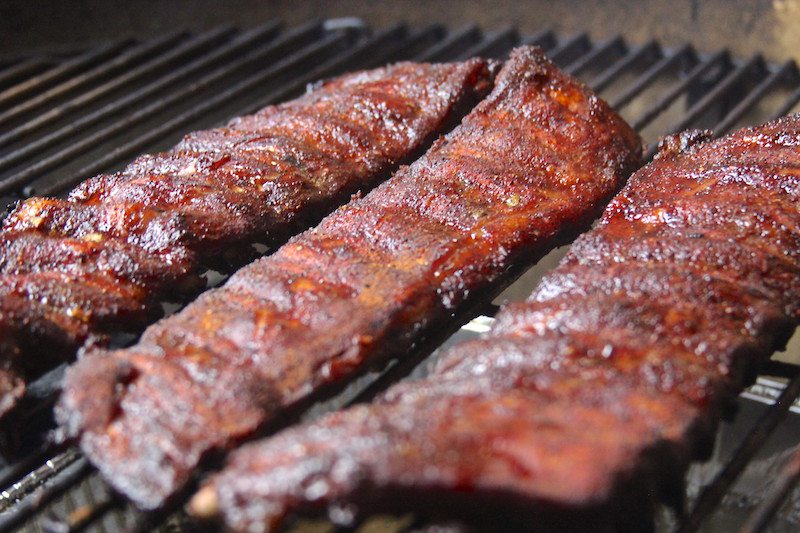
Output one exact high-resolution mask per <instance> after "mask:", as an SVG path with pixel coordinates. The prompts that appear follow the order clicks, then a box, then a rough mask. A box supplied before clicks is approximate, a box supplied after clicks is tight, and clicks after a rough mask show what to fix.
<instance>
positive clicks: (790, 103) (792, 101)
mask: <svg viewBox="0 0 800 533" xmlns="http://www.w3.org/2000/svg"><path fill="white" fill-rule="evenodd" d="M797 102H800V87H798V88H797V89H795V91H794V92H793V93H792V94H790V95H789V97H788V98H787V99H786V102H785V103H784V104H783V105H782V106H781V107H780V108H779V109H778V111H777V112H776V113H775V115H774V116H773V117H772V118H773V119H776V118H781V117H782V116H784V115H786V114H787V113H789V111H791V110H792V108H793V107H794V106H796V105H797Z"/></svg>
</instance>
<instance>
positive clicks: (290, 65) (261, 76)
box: [25, 34, 347, 195]
mask: <svg viewBox="0 0 800 533" xmlns="http://www.w3.org/2000/svg"><path fill="white" fill-rule="evenodd" d="M346 41H347V37H346V36H345V35H342V34H338V35H337V34H333V35H329V36H326V37H324V38H323V39H322V40H320V41H317V42H314V43H313V44H310V45H307V46H305V47H303V48H302V49H300V50H299V51H297V52H294V53H292V54H291V55H290V56H288V57H287V58H286V59H284V60H282V61H279V62H277V63H275V64H274V65H273V66H271V67H269V68H267V69H265V70H263V71H261V72H259V73H257V74H255V75H254V76H251V77H249V78H247V79H245V80H244V81H241V82H239V83H237V84H235V85H233V86H232V87H231V88H230V89H228V90H225V91H223V92H221V93H219V94H217V96H215V97H211V98H209V99H207V100H204V101H203V102H202V103H200V104H198V105H196V106H195V107H193V108H191V109H190V110H188V111H186V112H184V113H181V114H180V115H178V116H176V117H174V118H172V119H171V120H168V121H166V122H164V123H163V124H161V125H160V126H158V127H156V128H154V129H152V130H149V131H148V132H147V133H146V134H144V135H142V136H141V137H138V138H137V139H136V140H134V141H131V142H128V143H126V144H124V145H123V146H120V147H119V148H117V149H115V150H112V151H111V152H110V153H109V154H108V155H107V156H106V157H103V158H101V159H100V160H98V161H96V162H95V163H92V164H90V165H89V166H87V167H84V168H82V169H81V170H79V171H78V172H76V173H75V174H72V175H71V176H69V177H67V178H66V179H58V180H57V181H55V182H49V183H48V182H47V181H43V182H41V188H39V187H37V186H36V184H34V185H33V186H32V187H31V188H30V189H29V190H27V191H25V192H26V193H27V194H30V193H32V192H33V191H34V190H35V191H37V192H38V193H39V194H42V195H53V194H58V193H60V192H63V191H64V190H65V189H66V188H68V187H70V186H72V185H74V184H76V183H78V182H80V181H82V180H84V179H86V177H88V176H93V175H95V174H98V173H99V172H100V171H102V170H103V169H105V168H108V167H110V166H111V165H113V164H115V163H117V162H119V161H121V160H122V159H124V158H126V157H129V156H131V155H132V154H135V153H136V152H138V151H141V150H143V149H144V148H145V147H146V146H148V145H150V144H152V143H154V142H156V141H157V140H159V139H161V138H163V137H165V136H166V135H168V134H170V133H172V132H174V131H175V130H177V129H178V128H180V127H181V126H185V125H186V124H187V123H189V122H191V121H193V120H196V119H198V118H200V117H201V116H202V115H204V114H206V113H208V112H211V111H213V110H214V109H215V108H217V107H219V106H221V105H223V104H225V103H227V102H229V101H230V100H232V99H234V98H236V97H239V96H242V95H244V93H246V92H248V91H250V90H253V89H256V88H257V87H258V85H260V84H263V83H265V82H268V81H269V79H270V78H272V77H277V76H280V75H285V74H286V73H287V72H289V71H291V70H292V69H296V68H299V65H300V64H302V63H304V62H307V61H311V60H313V59H314V58H316V57H319V56H324V55H325V54H327V53H330V52H331V50H336V49H338V48H341V47H342V46H343V45H345V44H346ZM256 55H257V56H260V55H263V54H262V53H259V54H256ZM248 62H249V61H248ZM223 70H225V71H226V72H227V70H228V69H227V67H224V68H223ZM222 77H223V76H222V75H219V76H215V80H216V79H219V78H222ZM191 89H193V87H190V90H191ZM181 94H182V93H178V95H181ZM177 100H180V97H179V96H176V95H173V96H172V97H170V101H177ZM165 101H166V100H165ZM162 102H164V101H162ZM155 113H156V112H155V111H151V112H149V113H148V115H147V116H152V115H154V114H155Z"/></svg>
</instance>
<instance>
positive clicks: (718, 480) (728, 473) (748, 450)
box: [679, 372, 800, 533]
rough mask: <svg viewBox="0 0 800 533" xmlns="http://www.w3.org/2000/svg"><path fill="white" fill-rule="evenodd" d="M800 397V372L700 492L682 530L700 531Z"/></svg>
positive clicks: (682, 525)
mask: <svg viewBox="0 0 800 533" xmlns="http://www.w3.org/2000/svg"><path fill="white" fill-rule="evenodd" d="M798 396H800V372H797V373H796V374H795V377H794V378H792V380H791V381H790V382H789V384H788V385H787V386H786V389H785V390H784V391H783V394H781V396H780V398H778V401H777V402H775V405H773V406H772V408H771V409H769V410H768V411H767V412H766V413H765V414H764V416H763V417H762V418H761V419H760V420H759V421H758V422H757V423H756V425H755V426H754V427H753V429H752V430H751V431H750V433H749V434H748V435H747V437H745V439H744V441H742V443H741V444H740V445H739V447H738V448H737V449H736V451H735V452H734V454H733V457H732V458H731V460H730V461H728V463H727V464H726V465H725V467H724V468H723V469H722V471H720V473H719V474H717V476H716V477H715V478H714V481H712V482H711V484H710V485H708V486H707V487H706V488H705V490H703V492H702V493H701V494H700V496H699V498H698V499H697V502H696V503H695V506H694V508H693V509H692V511H691V513H690V514H689V516H688V517H687V518H686V520H685V521H684V522H683V523H682V524H681V526H680V529H679V532H680V533H690V532H693V531H697V530H698V529H699V528H700V526H701V525H702V523H703V520H705V519H706V518H708V517H709V516H710V515H711V514H712V513H713V512H714V511H716V509H717V508H718V506H719V504H720V502H721V501H722V497H723V496H724V495H725V492H726V491H727V490H728V489H729V488H730V487H731V485H733V482H734V481H736V479H737V478H738V477H739V474H741V473H742V471H743V470H744V468H745V467H746V466H747V464H748V463H749V462H750V461H751V460H752V459H753V457H755V455H756V453H757V452H758V450H760V449H761V447H762V446H764V443H766V441H767V439H768V438H769V436H770V435H772V433H773V432H774V431H775V429H776V428H777V427H778V424H779V423H780V422H781V421H782V420H783V419H784V418H785V417H786V414H787V413H788V412H789V408H790V407H791V406H792V404H793V403H794V401H795V400H796V399H797V397H798Z"/></svg>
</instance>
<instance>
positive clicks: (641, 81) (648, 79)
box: [612, 44, 694, 109]
mask: <svg viewBox="0 0 800 533" xmlns="http://www.w3.org/2000/svg"><path fill="white" fill-rule="evenodd" d="M693 55H694V51H693V49H692V47H691V46H690V45H688V44H686V45H684V46H683V47H681V48H680V49H679V50H678V51H676V52H674V53H672V54H668V55H665V56H663V57H662V58H661V59H660V60H659V61H657V62H656V63H655V64H654V65H653V66H652V67H650V68H649V69H648V70H646V71H645V72H643V73H642V74H640V75H639V77H638V78H636V79H635V80H634V81H633V83H631V84H630V85H629V86H628V88H627V89H626V90H624V91H623V92H622V93H621V94H619V95H618V96H617V97H616V98H615V99H614V100H613V102H612V106H613V107H614V108H616V109H620V108H622V107H624V106H626V105H627V104H629V103H630V101H631V100H633V99H634V98H636V97H637V96H638V95H640V94H641V93H642V92H643V91H644V90H646V89H647V88H648V87H649V86H650V85H651V84H652V83H653V82H654V81H656V79H658V77H659V76H661V75H662V74H664V72H666V71H667V70H669V69H670V68H672V67H673V66H674V65H675V64H676V63H678V62H679V61H681V60H683V59H686V58H690V57H692V56H693Z"/></svg>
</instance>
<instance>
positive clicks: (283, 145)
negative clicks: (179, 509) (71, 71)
mask: <svg viewBox="0 0 800 533" xmlns="http://www.w3.org/2000/svg"><path fill="white" fill-rule="evenodd" d="M490 85H491V73H490V72H489V68H488V65H487V63H486V62H485V61H482V60H478V59H473V60H470V61H467V62H464V63H457V64H440V65H431V64H413V63H401V64H397V65H393V66H390V67H387V68H381V69H377V70H372V71H367V72H360V73H355V74H349V75H346V76H342V77H340V78H337V79H335V80H332V81H329V82H327V83H324V84H322V85H321V86H320V87H318V88H317V89H316V90H314V91H313V92H311V93H309V94H306V95H304V96H302V97H300V98H298V99H296V100H294V101H291V102H288V103H284V104H281V105H277V106H270V107H267V108H265V109H263V110H261V111H259V112H258V113H256V114H254V115H250V116H245V117H241V118H238V119H234V120H233V121H231V122H230V123H229V124H228V125H227V126H226V127H224V128H218V129H214V130H208V131H201V132H196V133H192V134H189V135H188V136H186V137H185V138H184V139H183V141H181V142H180V144H178V145H177V146H176V147H175V148H173V149H172V150H170V151H169V152H166V153H161V154H157V155H147V156H143V157H140V158H139V159H137V160H136V161H135V162H133V163H132V164H130V165H129V166H128V167H127V168H126V169H125V170H123V171H122V172H119V173H117V174H112V175H101V176H98V177H95V178H92V179H90V180H88V181H86V182H84V183H83V184H81V185H79V186H78V187H77V188H76V189H75V190H73V191H72V192H71V194H70V195H69V198H68V199H66V200H62V199H53V198H32V199H29V200H26V201H24V202H22V203H20V204H19V205H18V206H17V208H16V209H15V210H14V211H13V212H12V213H11V214H10V216H9V217H8V218H7V219H6V221H5V224H4V226H3V229H2V231H0V367H1V368H2V370H0V415H2V413H4V412H5V411H7V410H8V409H10V408H11V407H12V406H13V405H14V403H15V401H16V399H17V398H18V397H19V396H20V395H21V394H22V392H23V390H24V385H23V383H22V379H21V378H22V376H25V375H27V376H32V375H35V374H36V372H38V371H41V370H42V369H46V368H48V367H49V366H52V365H53V363H54V362H55V361H63V360H64V359H66V358H68V357H70V356H71V355H73V354H74V352H75V349H76V348H77V347H79V346H80V345H81V344H83V343H84V342H86V341H87V339H90V340H91V341H93V342H97V341H98V340H100V339H102V338H103V337H106V336H107V335H109V334H111V333H114V332H118V331H126V330H127V331H130V330H133V331H136V330H138V329H141V327H143V326H144V325H146V324H148V323H151V322H153V321H154V320H155V319H157V318H158V317H159V316H160V314H161V305H160V304H161V302H163V301H165V300H176V299H181V298H185V297H187V296H190V295H193V294H196V292H197V291H198V290H199V289H201V288H202V287H203V286H204V284H205V282H204V280H203V279H202V278H201V277H200V273H201V272H202V270H203V268H205V267H211V268H215V269H218V270H219V269H224V268H227V267H228V266H230V265H229V264H230V263H232V264H237V263H239V264H241V262H242V261H245V260H246V259H252V258H253V257H254V256H253V255H252V248H251V244H253V243H254V242H260V243H266V244H268V245H276V244H278V243H280V242H281V241H283V240H285V239H286V237H288V236H290V235H291V234H294V233H297V232H299V231H301V230H302V229H305V228H306V227H308V226H309V225H311V224H312V223H314V222H316V221H317V220H319V219H320V218H322V216H323V215H324V214H325V213H328V212H330V211H332V210H333V209H334V208H335V207H336V206H338V205H340V204H341V203H343V202H344V201H346V200H347V199H348V198H349V196H350V195H351V194H352V193H354V192H355V191H357V190H359V189H368V188H371V187H373V186H374V185H376V184H377V183H378V182H380V181H381V180H382V179H384V178H386V177H387V176H388V175H389V174H390V173H391V171H392V170H393V169H395V168H397V166H398V165H399V163H401V162H403V161H410V160H412V159H413V158H414V157H416V156H417V155H419V153H420V152H421V151H422V150H423V149H424V148H425V147H427V146H428V145H429V144H430V143H431V142H432V140H433V139H434V138H435V137H436V136H437V135H439V134H440V133H442V132H443V131H445V130H446V129H447V128H448V127H452V126H453V125H455V123H457V121H458V120H459V119H460V118H461V116H463V114H464V113H466V112H467V111H468V110H469V109H471V108H472V106H473V105H474V104H475V103H477V101H478V100H479V99H480V98H481V97H482V96H484V95H485V94H486V92H488V90H489V88H490Z"/></svg>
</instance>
